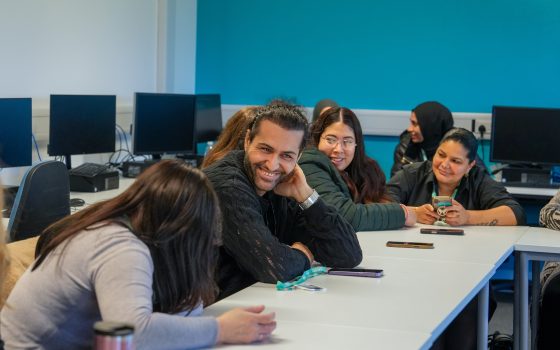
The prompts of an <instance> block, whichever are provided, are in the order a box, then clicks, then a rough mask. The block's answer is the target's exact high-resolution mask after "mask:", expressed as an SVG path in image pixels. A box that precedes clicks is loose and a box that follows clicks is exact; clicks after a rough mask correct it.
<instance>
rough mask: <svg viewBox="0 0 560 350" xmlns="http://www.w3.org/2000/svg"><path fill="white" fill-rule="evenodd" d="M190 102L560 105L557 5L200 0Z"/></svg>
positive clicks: (549, 1)
mask: <svg viewBox="0 0 560 350" xmlns="http://www.w3.org/2000/svg"><path fill="white" fill-rule="evenodd" d="M196 62H197V64H196V90H197V92H220V93H221V94H222V101H223V102H224V103H226V104H255V103H259V104H260V103H264V102H266V101H267V100H269V99H270V98H272V97H276V96H285V97H294V98H296V100H297V101H298V102H299V103H300V104H303V105H306V106H312V105H314V104H315V102H316V101H317V100H319V99H321V98H324V97H330V98H334V99H336V100H337V101H339V102H340V103H342V104H344V105H346V106H348V107H351V108H369V109H397V110H409V109H410V108H412V107H413V106H415V105H416V104H418V103H419V102H422V101H425V100H431V99H437V100H440V101H441V102H443V103H444V104H446V105H447V106H448V107H449V108H450V109H451V110H453V111H465V112H490V110H491V106H492V105H493V104H503V105H531V106H546V107H558V106H560V89H558V88H557V84H558V78H559V77H560V65H559V64H558V62H560V1H557V0H492V1H488V0H469V1H461V0H425V1H417V0H402V1H393V0H376V1H370V0H361V1H360V0H355V1H351V2H341V1H339V0H324V1H318V0H317V1H310V0H284V1H260V0H238V1H234V0H204V1H199V2H198V16H197V60H196Z"/></svg>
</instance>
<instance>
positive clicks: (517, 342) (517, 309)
mask: <svg viewBox="0 0 560 350" xmlns="http://www.w3.org/2000/svg"><path fill="white" fill-rule="evenodd" d="M527 261H528V259H527V255H526V254H525V253H524V252H521V251H518V252H515V278H514V283H515V284H514V302H513V341H514V343H513V345H514V346H513V348H514V350H527V345H528V344H527V342H528V339H527V338H528V328H529V317H528V314H529V302H528V299H529V276H528V272H527Z"/></svg>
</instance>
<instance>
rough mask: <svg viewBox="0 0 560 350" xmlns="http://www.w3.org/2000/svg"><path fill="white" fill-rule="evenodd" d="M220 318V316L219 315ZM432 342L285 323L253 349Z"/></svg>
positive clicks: (394, 348) (239, 348)
mask: <svg viewBox="0 0 560 350" xmlns="http://www.w3.org/2000/svg"><path fill="white" fill-rule="evenodd" d="M226 310H227V309H224V310H223V311H226ZM216 311H218V309H216ZM265 311H267V310H265ZM209 313H210V311H209ZM217 314H219V313H218V312H217V313H216V315H217ZM428 338H429V334H424V333H413V332H402V331H392V330H387V329H373V328H366V327H347V326H333V325H326V324H322V323H308V322H292V321H282V322H279V323H278V325H277V327H276V330H275V331H274V333H273V336H272V338H271V339H270V340H268V341H264V342H262V343H256V344H253V345H255V346H258V348H259V349H261V348H263V349H286V350H293V349H318V348H320V349H322V350H323V349H324V350H340V349H373V348H375V349H384V350H385V349H386V350H400V349H427V347H426V346H425V344H426V342H427V341H428ZM223 348H224V349H228V350H229V349H233V350H247V349H248V347H247V345H226V346H224V347H223Z"/></svg>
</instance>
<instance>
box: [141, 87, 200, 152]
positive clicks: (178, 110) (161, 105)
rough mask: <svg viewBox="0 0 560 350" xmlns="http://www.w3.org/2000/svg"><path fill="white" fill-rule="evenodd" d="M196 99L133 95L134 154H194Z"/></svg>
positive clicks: (144, 94)
mask: <svg viewBox="0 0 560 350" xmlns="http://www.w3.org/2000/svg"><path fill="white" fill-rule="evenodd" d="M194 100H195V96H194V95H183V94H162V93H139V92H137V93H136V94H135V95H134V126H133V128H132V147H133V150H134V154H162V153H168V154H195V153H196V152H195V142H194V138H193V134H194V104H195V102H194Z"/></svg>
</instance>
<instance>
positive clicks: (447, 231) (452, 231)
mask: <svg viewBox="0 0 560 350" xmlns="http://www.w3.org/2000/svg"><path fill="white" fill-rule="evenodd" d="M420 233H426V234H433V235H453V236H462V235H464V234H465V231H463V230H462V229H460V228H421V229H420Z"/></svg>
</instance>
